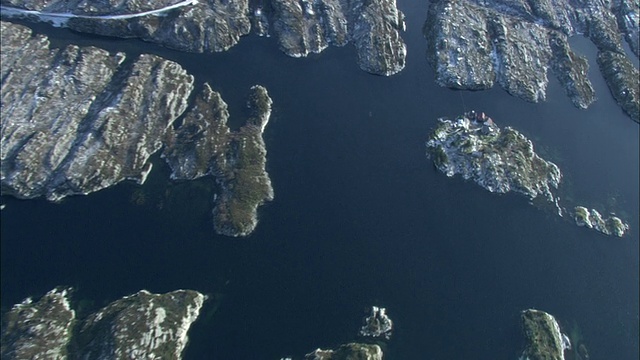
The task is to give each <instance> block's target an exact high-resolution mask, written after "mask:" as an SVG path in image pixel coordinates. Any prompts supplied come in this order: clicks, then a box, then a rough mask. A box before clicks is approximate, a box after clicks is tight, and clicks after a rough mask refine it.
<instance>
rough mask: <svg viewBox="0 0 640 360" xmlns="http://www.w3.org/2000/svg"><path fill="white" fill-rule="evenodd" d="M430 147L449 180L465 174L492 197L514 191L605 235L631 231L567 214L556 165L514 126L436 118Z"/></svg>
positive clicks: (594, 214) (483, 118)
mask: <svg viewBox="0 0 640 360" xmlns="http://www.w3.org/2000/svg"><path fill="white" fill-rule="evenodd" d="M426 146H427V157H428V158H431V159H432V160H433V162H434V165H435V167H436V168H437V169H438V170H439V171H441V172H443V173H444V174H446V175H447V176H449V177H453V176H455V175H461V176H462V177H463V178H464V179H465V180H472V181H474V182H475V183H477V184H478V185H480V186H482V187H483V188H485V189H487V190H489V191H491V192H497V193H507V192H510V191H514V192H517V193H521V194H524V195H526V196H528V197H529V198H530V199H531V200H533V199H536V198H540V197H541V198H543V199H544V200H546V201H543V204H544V205H545V206H546V205H547V204H549V205H553V207H554V208H555V211H557V214H558V215H560V216H564V215H565V214H568V215H569V216H570V217H572V218H573V219H574V220H575V222H576V223H577V224H578V225H579V226H586V227H587V228H590V229H594V230H597V231H599V232H601V233H603V234H605V235H616V236H618V237H622V236H624V234H625V233H626V232H627V231H628V230H629V225H627V224H626V223H624V222H623V221H622V220H621V219H620V218H618V217H616V216H613V215H612V216H610V217H609V218H607V219H604V218H603V217H602V215H600V213H599V212H598V211H596V210H595V209H593V210H591V211H589V210H588V209H586V208H584V207H582V206H577V207H575V208H574V210H573V212H570V211H567V210H566V209H565V208H564V206H561V203H560V197H559V196H558V195H557V194H556V193H557V190H558V186H559V185H560V181H561V180H562V173H561V172H560V169H559V168H558V166H557V165H556V164H554V163H552V162H551V161H547V160H544V159H542V158H541V157H540V156H538V154H536V153H535V151H534V148H533V143H532V142H531V140H529V139H527V138H526V137H525V136H524V135H523V134H521V133H520V132H518V131H517V130H515V129H513V128H511V127H505V128H504V129H500V128H499V127H498V126H497V125H496V124H495V123H494V121H493V119H491V118H490V117H488V116H487V115H485V114H484V113H482V112H481V113H477V112H475V111H471V112H468V113H466V114H464V115H462V116H459V117H457V118H456V119H455V120H450V119H447V118H440V119H438V125H437V126H436V128H435V129H434V130H433V131H432V132H431V134H430V136H429V139H428V140H427V143H426Z"/></svg>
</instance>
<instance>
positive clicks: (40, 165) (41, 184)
mask: <svg viewBox="0 0 640 360" xmlns="http://www.w3.org/2000/svg"><path fill="white" fill-rule="evenodd" d="M0 26H1V29H2V64H3V72H2V78H1V81H2V89H1V90H2V98H1V104H2V111H3V114H2V115H3V116H2V119H1V120H0V124H1V127H2V144H1V147H2V155H1V161H2V165H1V167H0V181H1V182H2V188H3V191H5V193H7V194H10V195H14V196H17V197H20V198H36V197H46V198H47V199H49V200H53V201H56V200H60V199H62V198H63V197H65V196H68V195H74V194H88V193H90V192H94V191H98V190H100V189H104V188H106V187H109V186H111V185H114V184H117V183H119V182H121V181H122V180H125V179H135V180H137V181H138V182H139V183H142V182H144V180H145V177H146V175H147V173H148V171H149V170H150V163H149V162H148V160H149V157H150V156H151V154H153V153H154V152H156V151H158V150H159V149H160V147H161V146H162V137H163V136H164V132H165V130H166V129H167V127H169V126H170V125H171V123H172V122H173V121H174V120H175V119H176V118H177V117H178V116H179V115H180V114H181V113H182V112H183V111H184V110H185V109H186V107H187V99H188V95H189V94H190V92H191V90H192V88H193V77H192V76H191V75H189V74H187V72H186V71H185V70H184V69H182V67H180V65H178V64H176V63H174V62H171V61H168V60H165V59H162V58H160V57H158V56H155V55H145V54H143V55H140V56H139V57H138V58H137V59H130V60H125V55H124V54H122V53H117V54H110V53H109V52H107V51H105V50H102V49H98V48H95V47H82V48H81V47H78V46H74V45H69V46H67V47H66V48H64V49H61V50H56V49H49V46H48V40H47V38H46V37H44V36H41V35H36V36H35V37H32V35H31V31H30V30H29V29H27V28H25V27H23V26H20V25H14V24H10V23H6V22H2V23H1V24H0Z"/></svg>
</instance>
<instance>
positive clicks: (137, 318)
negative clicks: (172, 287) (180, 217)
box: [1, 289, 205, 360]
mask: <svg viewBox="0 0 640 360" xmlns="http://www.w3.org/2000/svg"><path fill="white" fill-rule="evenodd" d="M71 290H72V289H54V290H52V291H50V292H48V293H47V294H46V295H44V296H43V297H41V298H40V299H39V300H38V301H37V302H33V300H32V299H31V298H27V299H26V300H25V301H23V302H22V303H20V304H17V305H15V306H14V307H13V308H12V309H11V310H10V311H9V312H8V313H7V314H4V315H3V327H2V351H1V353H2V358H3V359H5V358H6V359H16V360H18V359H52V360H53V359H55V360H64V359H67V358H71V359H87V360H89V359H122V360H124V359H181V358H182V351H183V350H184V348H185V346H186V343H187V339H188V338H187V332H188V330H189V328H190V327H191V324H192V323H193V322H194V321H195V320H196V319H197V317H198V315H199V313H200V309H201V308H202V306H203V304H204V301H205V296H204V295H202V294H201V293H198V292H196V291H193V290H176V291H173V292H170V293H166V294H152V293H150V292H148V291H146V290H142V291H140V292H138V293H136V294H133V295H129V296H125V297H123V298H121V299H119V300H116V301H114V302H112V303H111V304H109V305H107V306H106V307H104V308H102V309H100V310H99V311H97V312H95V313H93V314H90V315H88V316H87V317H86V318H82V319H77V318H76V313H75V311H74V310H73V309H71V305H70V303H71V296H70V292H71Z"/></svg>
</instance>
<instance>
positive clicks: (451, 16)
mask: <svg viewBox="0 0 640 360" xmlns="http://www.w3.org/2000/svg"><path fill="white" fill-rule="evenodd" d="M637 19H638V2H637V1H635V2H634V1H632V0H617V1H613V2H592V1H568V0H554V1H542V0H535V1H507V0H441V1H434V2H431V5H430V7H429V12H428V16H427V20H426V22H425V26H424V35H425V37H426V38H427V60H428V62H429V63H430V64H431V66H432V67H433V68H434V70H435V72H436V81H437V83H438V84H440V85H441V86H446V87H451V88H456V89H470V90H479V89H486V88H490V87H492V86H493V85H494V84H495V83H496V82H497V83H499V84H500V86H501V87H502V88H504V89H505V90H506V91H508V92H509V93H510V94H512V95H514V96H517V97H519V98H521V99H524V100H527V101H531V102H538V101H543V100H545V97H546V88H547V85H548V82H549V81H548V78H547V71H548V69H549V68H551V69H552V70H553V73H554V74H555V76H556V77H557V78H558V79H559V81H560V83H561V84H562V86H563V87H564V88H565V90H566V92H567V95H568V96H569V97H570V98H571V101H572V102H573V103H574V105H576V106H577V107H579V108H587V107H588V106H589V105H590V104H591V103H592V102H593V101H594V100H595V96H594V91H593V87H592V85H591V82H590V81H589V79H588V77H587V69H588V64H587V61H586V59H585V58H584V57H583V56H579V55H577V54H576V53H575V52H573V51H572V50H571V48H570V46H569V45H568V43H567V38H568V37H570V36H574V35H578V34H584V35H586V36H588V37H589V39H591V41H592V42H593V43H594V44H595V45H596V46H597V47H598V49H599V50H600V52H601V53H605V55H601V56H600V58H601V59H600V60H599V64H600V68H601V70H602V72H603V75H604V77H605V79H606V81H607V83H608V84H609V88H610V89H611V92H612V93H613V95H614V97H615V98H616V100H618V102H619V103H620V105H621V106H622V107H623V109H624V110H625V112H627V114H628V115H629V116H631V117H632V118H633V119H634V120H636V121H638V120H637V119H638V115H637V114H638V110H637V109H638V105H637V104H638V91H637V76H638V74H637V69H634V67H633V65H631V63H630V61H629V59H628V58H627V57H626V55H625V52H624V49H623V47H622V43H621V36H620V35H621V33H620V32H621V31H622V32H623V33H624V34H625V36H626V38H627V41H628V42H629V44H630V46H631V48H632V49H637V48H638V45H637V44H638V40H637V33H638V22H637ZM618 24H621V25H620V27H618ZM634 51H635V52H636V55H637V50H634ZM603 57H605V58H603ZM623 59H624V60H623ZM604 60H609V62H610V61H614V62H615V64H616V65H611V64H608V62H607V61H604ZM603 62H604V63H607V65H603ZM611 66H614V67H618V68H620V70H621V71H620V72H619V73H614V72H611V71H607V69H608V68H609V67H611ZM633 70H635V72H634V71H633ZM634 82H635V86H633V83H634ZM633 101H635V106H634V103H633Z"/></svg>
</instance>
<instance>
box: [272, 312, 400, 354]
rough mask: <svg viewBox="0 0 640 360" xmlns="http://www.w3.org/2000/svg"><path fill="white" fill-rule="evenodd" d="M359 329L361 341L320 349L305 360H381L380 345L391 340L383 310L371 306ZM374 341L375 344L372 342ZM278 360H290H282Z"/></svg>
mask: <svg viewBox="0 0 640 360" xmlns="http://www.w3.org/2000/svg"><path fill="white" fill-rule="evenodd" d="M363 322H364V325H363V326H362V327H361V328H360V331H359V336H360V337H361V341H359V342H350V343H346V344H342V345H340V346H338V347H337V348H335V349H321V348H317V349H316V350H314V351H312V352H310V353H308V354H306V355H305V356H304V359H305V360H351V359H363V360H382V358H383V351H382V348H381V347H380V345H384V341H387V340H389V339H391V332H392V330H393V322H392V321H391V319H390V318H389V317H388V316H387V314H386V310H385V308H381V307H377V306H372V307H371V309H370V310H369V314H368V315H367V316H365V317H364V319H363ZM373 340H375V342H373ZM280 360H292V358H290V357H288V358H282V359H280Z"/></svg>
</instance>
